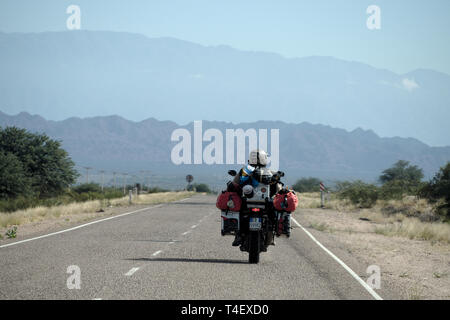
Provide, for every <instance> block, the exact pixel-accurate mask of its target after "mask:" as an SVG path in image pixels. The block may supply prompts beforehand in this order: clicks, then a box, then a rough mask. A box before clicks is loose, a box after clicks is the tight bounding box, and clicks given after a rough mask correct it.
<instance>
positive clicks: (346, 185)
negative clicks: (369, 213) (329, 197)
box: [337, 180, 379, 208]
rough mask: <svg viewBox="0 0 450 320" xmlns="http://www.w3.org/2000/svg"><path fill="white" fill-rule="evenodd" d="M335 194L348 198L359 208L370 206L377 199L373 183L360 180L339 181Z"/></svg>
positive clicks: (376, 189)
mask: <svg viewBox="0 0 450 320" xmlns="http://www.w3.org/2000/svg"><path fill="white" fill-rule="evenodd" d="M338 189H339V191H338V192H337V196H338V198H340V199H348V200H350V202H351V203H352V204H354V205H356V206H358V207H360V208H371V207H372V206H373V205H374V204H375V203H376V202H377V199H378V196H379V194H378V193H379V190H378V187H377V186H375V185H373V184H368V183H364V182H362V181H360V180H358V181H355V182H341V183H340V184H339V186H338Z"/></svg>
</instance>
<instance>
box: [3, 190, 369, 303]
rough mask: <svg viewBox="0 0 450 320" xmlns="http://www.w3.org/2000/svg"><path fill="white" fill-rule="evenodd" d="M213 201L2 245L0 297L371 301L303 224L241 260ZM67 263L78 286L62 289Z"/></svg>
mask: <svg viewBox="0 0 450 320" xmlns="http://www.w3.org/2000/svg"><path fill="white" fill-rule="evenodd" d="M214 203H215V197H214V196H201V195H198V196H194V197H193V198H190V199H187V200H186V201H181V202H176V203H170V204H164V205H162V206H159V207H155V208H151V209H148V210H144V211H141V212H138V213H134V214H130V215H126V216H122V217H118V218H115V219H111V220H107V221H103V222H100V223H96V224H92V225H89V226H86V227H83V228H79V229H76V230H73V231H70V232H65V233H61V234H57V235H53V236H50V237H46V238H42V239H37V240H34V241H29V242H26V243H20V244H17V245H13V246H9V247H3V248H0V275H1V276H0V277H1V278H0V299H373V297H372V296H371V295H370V294H369V292H368V291H367V290H366V289H365V288H364V287H363V286H362V285H361V284H360V283H358V282H357V281H356V280H355V279H354V278H353V277H352V276H351V275H350V274H349V273H348V272H347V271H346V270H345V269H344V268H343V267H342V266H340V265H339V264H338V263H337V262H336V261H335V260H333V259H332V258H331V257H330V256H329V255H328V254H327V253H326V252H325V251H324V250H322V249H321V248H320V247H319V246H318V245H317V244H316V243H314V242H313V241H312V240H311V239H310V238H309V237H308V236H307V234H306V233H305V232H304V231H303V230H302V229H301V228H295V229H294V230H293V232H292V236H291V238H290V239H285V238H278V239H277V244H276V246H275V247H270V248H269V251H268V252H266V253H262V254H261V260H260V263H259V264H258V265H250V264H248V263H247V260H248V254H247V253H245V252H240V251H239V249H238V248H235V247H232V246H231V242H232V240H233V238H232V237H229V236H227V237H222V236H220V215H219V212H218V210H217V209H216V208H215V205H214ZM71 265H76V266H78V267H79V268H80V271H81V284H80V287H81V288H80V289H72V290H69V289H68V288H67V279H68V277H69V276H70V274H68V273H67V268H68V267H69V266H71Z"/></svg>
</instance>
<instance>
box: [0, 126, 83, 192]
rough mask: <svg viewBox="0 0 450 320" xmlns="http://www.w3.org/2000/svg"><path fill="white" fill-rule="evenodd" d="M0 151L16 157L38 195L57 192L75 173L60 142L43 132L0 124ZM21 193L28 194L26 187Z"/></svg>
mask: <svg viewBox="0 0 450 320" xmlns="http://www.w3.org/2000/svg"><path fill="white" fill-rule="evenodd" d="M0 152H3V153H4V154H12V155H14V157H16V159H17V161H18V162H20V164H21V167H22V172H23V176H25V177H26V178H27V179H29V184H30V185H31V189H32V191H33V193H34V194H35V195H37V196H39V197H41V198H44V197H49V196H54V195H57V194H61V193H62V192H63V190H64V189H65V188H67V186H69V185H70V184H72V183H74V182H75V179H76V177H77V176H78V173H77V172H76V171H75V169H74V168H73V167H74V163H73V162H72V160H71V159H70V158H69V156H68V154H67V152H66V151H65V150H64V149H62V148H61V143H60V142H59V141H56V140H52V139H50V138H49V137H48V136H46V135H45V134H33V133H30V132H27V131H26V130H25V129H19V128H16V127H7V128H5V129H2V128H0ZM8 157H11V156H8ZM17 161H16V165H15V166H16V169H17V170H19V169H18V168H19V167H18V165H17ZM22 194H23V195H24V196H29V194H28V193H27V191H26V190H24V192H23V193H22Z"/></svg>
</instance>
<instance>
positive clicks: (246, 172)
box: [228, 149, 282, 246]
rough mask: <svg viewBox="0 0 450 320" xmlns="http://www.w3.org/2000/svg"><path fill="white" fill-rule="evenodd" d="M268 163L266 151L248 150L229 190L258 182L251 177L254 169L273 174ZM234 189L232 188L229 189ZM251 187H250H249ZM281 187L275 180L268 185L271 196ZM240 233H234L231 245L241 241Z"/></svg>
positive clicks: (237, 244)
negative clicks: (244, 163) (268, 167)
mask: <svg viewBox="0 0 450 320" xmlns="http://www.w3.org/2000/svg"><path fill="white" fill-rule="evenodd" d="M267 163H268V155H267V153H266V152H265V151H264V150H262V149H255V150H252V151H250V154H249V157H248V164H247V165H246V166H244V167H242V168H241V170H239V173H238V174H237V175H236V176H235V177H234V179H233V181H232V182H231V184H229V185H228V189H229V191H236V190H239V191H240V189H241V190H242V189H243V190H244V192H245V191H246V190H245V186H246V185H251V186H252V187H254V186H256V185H257V184H258V181H256V180H254V179H252V174H253V173H254V172H255V171H256V170H261V171H270V173H271V174H275V172H273V171H271V170H269V169H266V166H267ZM230 189H234V190H230ZM250 189H252V188H250ZM281 189H282V184H281V183H280V182H275V183H272V184H271V185H270V194H271V196H273V195H275V194H276V193H277V192H278V191H280V190H281ZM242 239H243V237H242V235H241V233H240V231H239V232H237V233H236V236H235V239H234V241H233V244H232V245H233V246H239V245H240V244H241V243H242ZM271 243H272V244H273V245H274V244H275V242H274V241H273V240H272V241H271Z"/></svg>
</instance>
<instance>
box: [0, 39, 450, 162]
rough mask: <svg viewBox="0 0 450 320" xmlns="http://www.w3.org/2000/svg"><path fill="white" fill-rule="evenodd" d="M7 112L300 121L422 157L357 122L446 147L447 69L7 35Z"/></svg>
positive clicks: (0, 51)
mask: <svg viewBox="0 0 450 320" xmlns="http://www.w3.org/2000/svg"><path fill="white" fill-rule="evenodd" d="M380 50H381V52H380V54H382V49H380ZM412 54H413V53H412ZM0 110H2V111H4V112H6V113H9V114H16V113H17V112H19V111H27V112H29V113H31V114H39V115H41V116H43V117H44V118H46V119H51V120H63V119H67V118H71V117H73V116H77V117H81V118H86V117H91V118H92V117H95V116H103V115H109V114H116V115H119V116H121V117H124V118H126V119H131V120H134V121H140V120H142V119H147V118H149V117H155V118H157V119H162V120H165V119H167V120H171V121H175V122H176V123H179V124H184V125H185V124H187V123H189V122H191V121H193V120H209V121H215V120H220V121H227V122H232V123H235V124H237V123H244V122H245V123H253V122H255V121H256V120H263V121H272V120H273V121H283V122H285V123H284V124H283V126H285V127H286V128H290V129H289V130H291V129H292V130H294V131H295V130H300V131H301V129H300V128H304V126H305V125H301V126H300V127H299V125H297V124H298V123H304V122H309V123H321V124H324V125H329V126H332V127H338V128H343V129H346V130H348V131H351V133H345V132H344V131H333V132H336V134H337V136H338V137H340V136H346V135H347V134H349V135H350V136H349V137H356V136H358V135H361V136H364V137H365V138H367V139H369V140H370V137H371V136H372V140H373V141H372V140H370V141H371V142H372V143H373V142H374V141H391V144H390V145H392V143H393V141H408V142H405V143H407V144H408V145H414V146H415V147H414V148H413V149H414V150H419V149H420V148H424V150H429V149H427V148H428V147H426V146H424V145H423V144H421V143H419V142H417V141H416V140H399V139H397V138H395V139H393V140H377V138H376V137H375V136H374V134H372V133H371V132H370V131H361V130H357V131H353V130H354V129H356V128H358V127H361V128H363V129H365V130H368V129H372V130H374V131H375V132H377V134H378V135H380V136H381V137H394V136H400V137H413V138H416V139H418V140H420V141H423V142H425V143H426V144H428V145H432V146H447V145H450V126H449V124H448V122H449V121H448V120H449V119H450V76H449V75H447V74H444V73H440V72H437V71H433V70H425V69H418V70H414V71H411V72H409V73H406V74H397V73H394V72H391V71H389V70H384V69H378V68H374V67H372V66H370V65H367V64H364V63H360V62H355V61H344V60H340V59H336V58H333V57H317V56H315V57H303V58H285V57H283V56H281V55H279V54H276V53H268V52H253V51H242V50H238V49H234V48H231V47H229V46H223V45H222V46H204V45H200V44H196V43H192V42H188V41H183V40H178V39H174V38H149V37H146V36H143V35H139V34H132V33H124V32H106V31H66V32H43V33H1V32H0ZM95 119H96V120H95ZM100 119H102V120H100ZM67 121H69V120H65V121H64V122H62V123H64V124H68V125H69V124H71V123H72V122H73V123H75V122H77V121H78V122H79V123H80V124H81V123H82V124H83V125H88V124H89V123H91V122H93V121H101V122H102V123H105V125H107V124H106V123H108V124H109V123H112V122H114V123H115V125H118V126H119V127H120V128H123V129H124V130H125V127H126V126H125V125H124V121H125V120H123V119H121V118H117V117H113V118H93V119H90V120H88V119H85V120H79V119H78V120H77V119H73V118H71V119H70V121H69V122H67ZM52 124H54V125H55V126H58V125H57V123H52ZM169 124H170V126H175V123H172V122H163V123H160V122H156V120H152V119H150V120H145V121H143V122H138V123H136V124H135V125H133V126H132V127H133V128H135V129H133V130H138V129H139V128H140V129H142V128H149V127H152V126H153V125H155V126H161V125H168V126H169ZM130 125H131V124H130ZM314 128H316V129H317V130H319V131H320V130H325V131H326V130H328V129H325V128H327V127H320V126H318V127H314ZM319 128H322V129H319ZM55 130H56V129H55ZM317 130H313V131H314V132H317ZM79 131H81V130H79ZM295 132H297V131H295ZM302 132H303V131H302ZM154 133H155V134H158V132H154ZM74 134H76V135H77V136H78V135H83V133H82V132H78V133H75V132H74ZM86 134H88V133H86ZM366 136H367V137H366ZM102 137H103V138H104V139H108V138H109V139H112V137H111V136H106V137H105V136H103V135H102ZM65 138H66V139H67V138H69V137H65ZM330 139H337V138H336V137H334V136H333V137H330ZM383 143H384V142H383ZM340 147H343V148H344V147H346V146H340ZM367 147H369V146H367ZM129 148H131V146H129ZM333 148H335V149H336V148H338V147H337V146H334V147H333ZM370 148H375V147H372V146H370ZM344 149H347V148H344ZM408 150H409V149H408ZM436 150H444V149H436ZM80 152H81V151H80ZM130 156H131V155H130ZM155 156H157V155H155ZM160 156H161V157H162V155H160ZM296 156H297V159H302V158H301V157H305V155H304V154H298V155H296ZM300 156H301V157H300ZM427 156H428V155H427V154H422V155H421V156H420V157H421V158H426V157H427ZM298 157H300V158H298ZM420 157H419V158H420ZM392 158H393V157H388V158H386V159H387V160H386V161H382V162H381V163H380V165H383V166H384V165H385V163H386V162H390V161H391V160H392ZM353 159H354V158H353ZM292 161H294V160H292ZM295 161H300V160H295ZM335 161H338V162H339V161H341V160H340V159H335ZM355 161H356V160H355ZM367 161H371V159H367ZM429 161H430V163H429V164H426V166H429V170H434V169H435V168H436V165H437V163H438V162H439V161H438V162H436V163H434V164H431V162H432V161H431V160H429ZM439 163H440V162H439ZM333 166H337V164H334V165H333ZM342 166H344V167H345V166H346V164H345V163H343V164H342ZM351 167H352V168H353V167H354V166H353V165H352V166H351ZM360 169H361V170H362V167H361V168H360ZM427 170H428V169H427Z"/></svg>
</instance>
